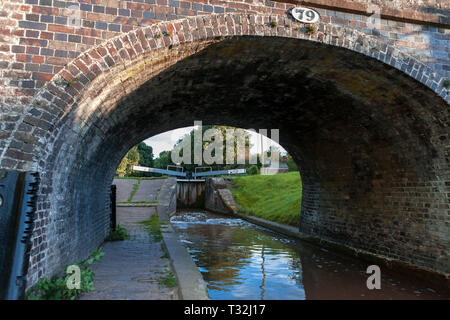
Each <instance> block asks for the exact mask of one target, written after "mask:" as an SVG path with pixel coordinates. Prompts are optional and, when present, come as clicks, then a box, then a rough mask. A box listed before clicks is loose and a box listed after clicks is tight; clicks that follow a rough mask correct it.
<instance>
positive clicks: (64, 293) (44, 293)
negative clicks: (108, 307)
mask: <svg viewBox="0 0 450 320" xmlns="http://www.w3.org/2000/svg"><path fill="white" fill-rule="evenodd" d="M103 256H104V252H103V251H102V249H101V248H99V249H98V250H94V251H93V252H92V253H91V255H90V257H89V258H88V259H86V260H85V261H83V262H81V263H77V262H75V263H74V265H78V266H79V267H80V271H81V283H80V289H69V288H67V281H68V280H69V278H70V276H71V274H67V268H68V267H69V266H66V267H65V268H64V275H54V276H53V277H51V278H50V279H48V278H46V277H44V278H41V279H39V281H38V282H37V283H36V285H35V286H34V287H33V288H32V289H30V290H29V291H28V292H27V293H26V297H25V298H26V299H28V300H75V299H76V298H77V297H78V296H79V295H80V294H81V293H83V292H90V291H92V290H94V282H93V278H94V272H92V270H91V269H90V268H89V266H90V265H91V264H92V263H94V262H95V261H100V260H101V259H102V258H103Z"/></svg>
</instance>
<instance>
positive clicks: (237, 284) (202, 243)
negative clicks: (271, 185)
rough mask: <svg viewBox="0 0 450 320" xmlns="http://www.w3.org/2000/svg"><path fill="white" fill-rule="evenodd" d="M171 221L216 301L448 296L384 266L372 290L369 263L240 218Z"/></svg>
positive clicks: (190, 216)
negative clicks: (379, 286) (285, 235)
mask: <svg viewBox="0 0 450 320" xmlns="http://www.w3.org/2000/svg"><path fill="white" fill-rule="evenodd" d="M171 222H172V224H173V226H174V228H175V229H176V230H177V232H178V233H179V234H180V237H181V239H182V241H183V242H184V243H185V245H186V247H187V248H188V249H189V252H190V253H191V255H192V256H193V258H194V260H195V262H196V264H197V266H198V268H199V270H200V271H201V272H202V275H203V278H204V279H205V281H206V283H207V286H208V291H209V295H210V297H211V299H255V300H260V299H261V300H264V299H286V300H287V299H448V298H449V297H450V294H449V292H448V291H447V292H442V289H436V288H434V287H433V286H432V285H430V284H428V283H426V282H424V281H422V280H421V279H411V277H405V276H403V275H401V274H395V273H393V272H391V271H388V270H382V277H381V280H382V283H381V288H382V289H381V290H368V289H367V287H366V280H367V277H368V275H366V273H365V270H366V268H367V266H368V265H369V263H366V262H363V261H360V260H357V259H354V258H352V257H347V256H343V255H340V254H335V253H332V252H329V251H328V250H325V249H323V248H318V247H316V246H313V245H310V244H307V243H304V242H301V241H296V240H293V239H290V238H287V237H283V236H281V235H278V234H276V233H273V232H271V231H269V230H266V229H264V228H261V227H257V226H255V225H252V224H250V223H248V222H245V221H243V220H241V219H235V218H228V217H223V216H220V215H216V214H212V213H209V212H183V213H180V214H178V215H177V216H175V217H172V219H171Z"/></svg>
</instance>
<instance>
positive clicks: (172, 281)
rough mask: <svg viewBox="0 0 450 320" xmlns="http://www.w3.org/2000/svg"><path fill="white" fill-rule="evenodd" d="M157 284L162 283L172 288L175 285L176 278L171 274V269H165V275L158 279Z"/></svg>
mask: <svg viewBox="0 0 450 320" xmlns="http://www.w3.org/2000/svg"><path fill="white" fill-rule="evenodd" d="M158 282H159V284H160V285H164V286H166V287H168V288H174V287H176V286H177V284H178V282H177V278H176V277H175V275H174V274H173V272H172V271H171V270H166V276H165V277H164V278H161V279H159V281H158Z"/></svg>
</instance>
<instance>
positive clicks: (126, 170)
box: [116, 146, 139, 176]
mask: <svg viewBox="0 0 450 320" xmlns="http://www.w3.org/2000/svg"><path fill="white" fill-rule="evenodd" d="M137 165H139V152H138V150H137V146H134V147H133V148H131V149H130V151H128V153H127V154H126V155H125V157H124V158H123V159H122V161H121V162H120V164H119V167H118V168H117V171H116V175H124V176H129V175H130V174H131V173H132V172H133V171H132V167H133V166H137Z"/></svg>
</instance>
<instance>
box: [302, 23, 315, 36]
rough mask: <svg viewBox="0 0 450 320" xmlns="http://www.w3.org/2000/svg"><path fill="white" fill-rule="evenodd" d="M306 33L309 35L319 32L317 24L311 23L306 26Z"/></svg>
mask: <svg viewBox="0 0 450 320" xmlns="http://www.w3.org/2000/svg"><path fill="white" fill-rule="evenodd" d="M305 29H306V34H307V35H309V36H312V35H314V34H315V33H316V32H317V27H316V25H315V24H309V25H307V26H306V28H305Z"/></svg>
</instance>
